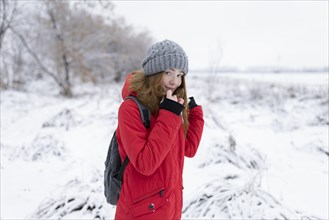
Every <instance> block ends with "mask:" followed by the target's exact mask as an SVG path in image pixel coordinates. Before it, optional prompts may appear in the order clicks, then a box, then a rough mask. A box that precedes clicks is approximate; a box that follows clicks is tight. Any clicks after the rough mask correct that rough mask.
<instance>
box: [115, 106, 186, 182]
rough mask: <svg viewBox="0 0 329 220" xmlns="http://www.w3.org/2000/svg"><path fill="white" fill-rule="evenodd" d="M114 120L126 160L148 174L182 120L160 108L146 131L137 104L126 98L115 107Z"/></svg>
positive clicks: (169, 143)
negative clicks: (115, 115)
mask: <svg viewBox="0 0 329 220" xmlns="http://www.w3.org/2000/svg"><path fill="white" fill-rule="evenodd" d="M118 123H119V124H118V130H119V133H120V142H121V145H122V147H123V148H124V150H125V152H126V154H127V156H128V158H129V161H130V162H131V164H132V165H133V166H134V168H135V169H136V170H137V171H138V172H140V173H141V174H143V175H146V176H149V175H151V174H153V173H154V172H155V170H156V169H157V168H158V167H159V166H160V165H161V163H162V161H163V160H164V158H165V157H166V155H167V154H168V152H169V150H170V149H171V147H172V145H173V143H174V140H175V137H176V136H177V133H178V130H179V128H180V126H181V124H182V119H181V117H180V116H177V115H176V114H174V113H172V112H170V111H168V110H165V109H160V111H159V115H158V117H157V119H156V121H155V123H154V126H153V127H152V130H151V131H150V132H148V131H147V130H146V128H145V126H144V125H143V123H142V120H141V117H140V113H139V109H138V107H137V105H136V104H135V103H134V102H133V101H131V100H127V101H124V102H123V103H122V104H121V106H120V108H119V115H118Z"/></svg>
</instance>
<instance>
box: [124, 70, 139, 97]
mask: <svg viewBox="0 0 329 220" xmlns="http://www.w3.org/2000/svg"><path fill="white" fill-rule="evenodd" d="M132 76H133V74H132V73H129V74H128V75H127V77H126V79H125V82H124V85H123V87H122V91H121V97H122V99H125V98H126V97H127V96H129V95H134V96H136V93H134V92H130V91H129V86H130V80H131V78H132Z"/></svg>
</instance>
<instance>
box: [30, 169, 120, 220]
mask: <svg viewBox="0 0 329 220" xmlns="http://www.w3.org/2000/svg"><path fill="white" fill-rule="evenodd" d="M100 177H101V176H100V175H99V174H98V176H97V177H94V179H93V180H89V181H82V180H79V179H77V178H76V179H73V180H71V181H69V182H68V183H67V184H66V185H64V186H63V187H59V188H58V189H57V190H56V192H54V193H52V194H53V195H52V196H50V197H48V198H46V199H45V200H44V201H43V202H41V204H40V205H39V207H38V208H37V209H36V211H35V212H34V213H32V215H31V216H28V217H29V218H37V219H99V220H104V219H108V218H109V213H110V210H109V209H111V208H112V209H114V207H113V206H109V205H108V204H107V203H106V201H105V197H104V193H103V186H102V185H101V183H102V181H100Z"/></svg>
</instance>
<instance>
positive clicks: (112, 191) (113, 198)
mask: <svg viewBox="0 0 329 220" xmlns="http://www.w3.org/2000/svg"><path fill="white" fill-rule="evenodd" d="M126 99H132V100H133V101H135V103H136V104H137V106H138V108H139V111H140V115H141V119H142V121H143V124H144V125H145V127H146V128H149V127H150V122H151V116H150V110H149V109H148V108H146V107H145V106H144V105H142V103H140V101H139V100H138V99H137V97H135V96H127V97H126V98H125V100H126ZM115 134H116V131H114V134H113V137H112V139H111V142H110V146H109V149H108V152H107V157H106V161H105V171H104V194H105V197H106V201H107V202H108V203H110V204H111V205H116V204H117V203H118V199H119V195H120V191H121V184H122V177H123V172H124V170H125V168H126V166H127V165H128V162H129V158H128V156H127V157H126V158H125V159H124V161H123V163H122V161H121V158H120V155H119V149H118V141H117V139H116V136H115Z"/></svg>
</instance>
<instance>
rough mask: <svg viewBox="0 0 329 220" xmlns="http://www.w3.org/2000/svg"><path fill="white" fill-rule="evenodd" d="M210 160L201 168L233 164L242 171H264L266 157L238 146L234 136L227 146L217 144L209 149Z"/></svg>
mask: <svg viewBox="0 0 329 220" xmlns="http://www.w3.org/2000/svg"><path fill="white" fill-rule="evenodd" d="M209 149H210V150H209V152H208V159H207V160H206V162H204V163H202V164H201V165H200V166H199V167H200V168H204V167H205V166H208V165H210V164H225V163H229V164H232V165H234V166H236V167H238V168H240V169H243V170H249V169H256V170H257V169H264V168H265V166H266V159H265V156H264V155H262V154H261V153H260V152H259V151H257V150H256V149H253V148H251V147H247V146H240V145H239V146H236V141H235V139H234V138H233V136H232V135H229V136H228V138H227V143H226V144H217V143H215V144H214V146H212V147H210V148H209Z"/></svg>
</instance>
